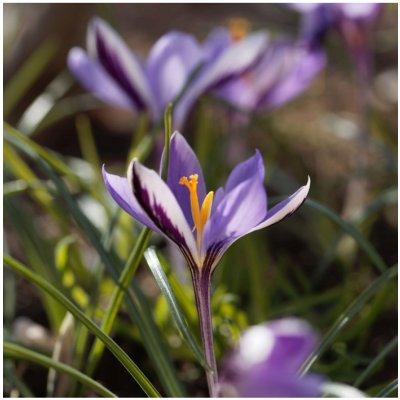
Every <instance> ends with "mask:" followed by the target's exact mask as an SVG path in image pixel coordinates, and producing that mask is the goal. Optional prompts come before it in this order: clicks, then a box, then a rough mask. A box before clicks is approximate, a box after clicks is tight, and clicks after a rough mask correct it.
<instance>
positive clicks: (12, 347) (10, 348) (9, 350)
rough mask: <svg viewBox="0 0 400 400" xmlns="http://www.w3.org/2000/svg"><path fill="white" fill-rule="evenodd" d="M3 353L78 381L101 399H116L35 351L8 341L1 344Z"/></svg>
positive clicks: (70, 369)
mask: <svg viewBox="0 0 400 400" xmlns="http://www.w3.org/2000/svg"><path fill="white" fill-rule="evenodd" d="M3 351H4V357H5V358H14V359H22V360H27V361H32V362H34V363H37V364H40V365H43V366H44V367H46V368H52V369H55V370H57V371H59V372H61V373H63V374H67V375H69V376H71V377H72V378H75V379H76V380H78V381H80V382H81V383H83V384H84V385H85V386H87V387H88V388H90V389H92V390H94V391H95V392H96V393H98V394H99V395H101V396H103V397H118V396H117V395H116V394H115V393H113V392H111V391H110V390H108V389H107V388H106V387H104V386H103V385H101V384H100V383H98V382H96V381H95V380H93V379H92V378H90V377H89V376H87V375H85V374H83V373H82V372H80V371H78V370H77V369H75V368H73V367H71V366H69V365H67V364H64V363H61V362H59V361H56V360H53V359H52V358H50V357H47V356H45V355H43V354H40V353H38V352H36V351H32V350H29V349H26V348H25V347H22V346H20V345H18V344H15V343H11V342H8V341H5V342H4V343H3Z"/></svg>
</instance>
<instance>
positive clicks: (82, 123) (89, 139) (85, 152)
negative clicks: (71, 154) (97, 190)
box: [75, 114, 101, 181]
mask: <svg viewBox="0 0 400 400" xmlns="http://www.w3.org/2000/svg"><path fill="white" fill-rule="evenodd" d="M75 125H76V131H77V133H78V139H79V147H80V149H81V153H82V156H83V158H84V159H85V160H86V161H87V162H88V163H89V164H91V165H92V166H93V167H94V168H96V171H97V172H98V175H99V177H100V176H101V173H100V166H101V163H100V159H99V155H98V152H97V148H96V142H95V140H94V136H93V132H92V128H91V126H90V120H89V118H88V117H87V116H86V115H85V114H80V115H78V116H77V117H76V120H75ZM99 181H101V180H99Z"/></svg>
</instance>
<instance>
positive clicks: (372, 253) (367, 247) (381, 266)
mask: <svg viewBox="0 0 400 400" xmlns="http://www.w3.org/2000/svg"><path fill="white" fill-rule="evenodd" d="M305 205H307V206H309V207H311V208H313V209H315V210H317V211H319V212H321V213H322V214H324V215H326V216H327V217H329V218H330V219H331V220H332V221H333V222H335V223H336V224H337V225H338V226H340V227H341V228H342V229H343V230H344V231H345V232H347V233H348V234H349V235H350V236H351V237H352V238H353V239H354V240H355V241H356V242H357V243H358V245H359V246H360V247H361V248H362V249H363V250H364V251H365V253H366V254H367V255H368V257H369V259H370V260H371V262H372V264H374V265H375V266H376V268H377V269H378V271H379V272H384V271H386V270H387V265H386V264H385V262H384V261H383V259H382V257H381V256H380V255H379V254H378V253H377V252H376V250H375V248H374V247H373V246H372V245H371V243H370V242H369V241H368V240H367V239H365V237H364V236H362V235H361V234H360V232H359V231H358V230H357V229H356V228H355V227H354V226H353V225H352V224H349V223H348V222H346V221H345V220H343V219H342V218H341V217H340V216H339V215H338V214H336V213H335V212H334V211H332V210H331V209H329V208H328V207H326V206H324V205H322V204H321V203H318V202H317V201H315V200H312V199H307V200H306V201H305Z"/></svg>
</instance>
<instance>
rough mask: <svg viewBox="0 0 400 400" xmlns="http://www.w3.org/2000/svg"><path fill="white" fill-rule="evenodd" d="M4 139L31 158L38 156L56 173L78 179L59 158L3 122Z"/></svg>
mask: <svg viewBox="0 0 400 400" xmlns="http://www.w3.org/2000/svg"><path fill="white" fill-rule="evenodd" d="M4 138H5V139H6V140H7V141H8V142H10V143H12V144H13V145H14V146H16V147H17V148H19V149H20V150H22V151H24V152H25V153H26V154H28V155H29V156H31V157H32V158H37V156H40V157H41V158H43V160H45V161H47V162H48V163H49V164H50V165H51V166H52V167H53V168H54V170H55V171H57V172H58V173H60V174H62V175H66V176H68V177H69V178H70V179H73V180H76V179H78V176H77V175H76V174H75V172H74V171H72V169H71V168H70V167H69V166H68V165H66V164H65V163H63V162H62V161H61V160H60V159H59V158H57V157H56V156H55V155H53V154H51V153H50V152H49V151H47V150H45V149H44V148H43V147H41V146H40V145H38V144H37V143H35V142H33V141H32V140H31V139H29V138H27V137H26V136H24V135H23V134H22V133H21V132H19V131H17V130H16V129H15V128H13V127H12V126H11V125H9V124H8V123H7V122H4Z"/></svg>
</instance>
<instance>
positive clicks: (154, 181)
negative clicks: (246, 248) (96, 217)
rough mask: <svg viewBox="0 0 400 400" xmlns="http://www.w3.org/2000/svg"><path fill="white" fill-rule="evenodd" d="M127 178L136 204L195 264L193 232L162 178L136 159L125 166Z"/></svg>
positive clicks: (195, 254)
mask: <svg viewBox="0 0 400 400" xmlns="http://www.w3.org/2000/svg"><path fill="white" fill-rule="evenodd" d="M128 181H129V182H130V184H131V187H132V190H133V194H134V196H135V197H136V199H137V201H138V203H139V204H140V206H141V207H142V209H143V210H144V211H145V213H146V215H147V216H148V217H149V218H150V219H151V221H152V222H153V223H154V225H156V227H157V228H158V229H159V230H160V232H161V233H163V234H164V235H165V236H167V237H168V238H169V239H171V240H172V241H173V242H174V243H176V244H177V245H178V247H179V248H180V249H181V250H182V251H183V253H184V255H185V257H186V258H187V259H188V258H189V259H190V263H191V265H193V264H198V263H196V261H197V259H198V251H197V247H196V243H195V240H194V235H193V232H192V230H191V228H190V227H189V225H188V224H187V222H186V219H185V216H184V215H183V213H182V210H181V208H180V206H179V204H178V202H177V201H176V199H175V196H174V194H173V193H172V192H171V190H170V189H169V187H168V186H167V185H166V183H165V182H164V181H163V180H162V179H161V177H160V176H159V175H158V174H157V173H156V172H155V171H152V170H150V169H148V168H146V167H144V166H143V165H141V164H140V163H139V162H138V161H137V160H136V159H135V160H133V161H132V163H131V165H130V166H129V168H128Z"/></svg>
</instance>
